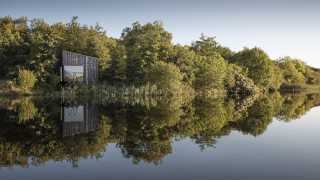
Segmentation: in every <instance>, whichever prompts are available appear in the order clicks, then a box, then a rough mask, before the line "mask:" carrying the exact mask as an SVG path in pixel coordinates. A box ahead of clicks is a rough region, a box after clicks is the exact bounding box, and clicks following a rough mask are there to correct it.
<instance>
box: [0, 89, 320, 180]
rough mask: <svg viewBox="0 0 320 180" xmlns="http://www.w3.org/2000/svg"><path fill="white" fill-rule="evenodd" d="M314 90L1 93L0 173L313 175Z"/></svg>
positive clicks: (316, 161)
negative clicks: (132, 95)
mask: <svg viewBox="0 0 320 180" xmlns="http://www.w3.org/2000/svg"><path fill="white" fill-rule="evenodd" d="M318 105H320V95H318V94H295V95H293V94H289V95H280V94H277V93H276V94H271V95H265V96H261V97H259V98H258V99H256V100H254V101H253V100H246V99H242V100H234V99H223V98H196V99H193V100H186V99H184V98H171V99H139V100H137V99H135V100H133V99H131V100H127V101H123V100H121V101H120V100H119V101H117V100H114V99H113V100H101V99H99V100H97V99H92V98H70V99H62V98H44V97H33V98H31V97H25V98H16V99H9V98H3V99H1V103H0V115H1V117H0V166H1V167H0V179H5V180H10V179H14V180H15V179H32V180H37V179H39V180H40V179H41V180H42V179H78V180H79V179H191V180H194V179H319V177H320V171H319V170H318V169H319V167H320V155H319V150H320V143H319V139H320V131H319V127H320V119H319V117H320V107H317V106H318Z"/></svg>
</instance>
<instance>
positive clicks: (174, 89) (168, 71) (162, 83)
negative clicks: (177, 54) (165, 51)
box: [146, 61, 183, 94]
mask: <svg viewBox="0 0 320 180" xmlns="http://www.w3.org/2000/svg"><path fill="white" fill-rule="evenodd" d="M182 78H183V77H182V74H181V72H180V70H179V68H178V67H177V66H175V65H174V64H172V63H166V62H163V61H158V62H155V63H154V64H152V65H151V67H150V69H148V71H147V74H146V82H148V83H151V84H155V85H156V86H157V87H158V88H159V89H162V90H165V92H168V93H169V94H177V93H180V92H181V90H182Z"/></svg>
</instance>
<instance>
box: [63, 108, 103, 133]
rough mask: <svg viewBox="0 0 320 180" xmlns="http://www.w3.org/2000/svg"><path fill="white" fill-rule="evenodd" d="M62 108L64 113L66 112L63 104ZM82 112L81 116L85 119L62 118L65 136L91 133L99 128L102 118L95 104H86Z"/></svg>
mask: <svg viewBox="0 0 320 180" xmlns="http://www.w3.org/2000/svg"><path fill="white" fill-rule="evenodd" d="M61 110H62V113H66V112H65V111H64V107H63V106H62V109H61ZM82 113H83V114H81V116H83V118H82V119H83V121H74V122H72V121H71V122H66V121H65V119H62V121H63V124H62V136H63V137H67V136H74V135H77V134H83V133H89V132H92V131H95V130H97V129H98V128H99V124H100V120H99V117H98V109H97V107H96V106H95V105H90V104H85V105H84V111H83V112H82ZM62 117H64V116H62Z"/></svg>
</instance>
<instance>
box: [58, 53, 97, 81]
mask: <svg viewBox="0 0 320 180" xmlns="http://www.w3.org/2000/svg"><path fill="white" fill-rule="evenodd" d="M62 65H63V66H83V70H84V72H83V73H84V74H83V77H84V79H83V81H84V82H85V83H87V84H88V83H94V82H96V81H97V80H98V58H95V57H91V56H86V55H83V54H79V53H74V52H70V51H65V50H64V51H62Z"/></svg>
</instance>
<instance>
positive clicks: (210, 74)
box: [0, 17, 320, 95]
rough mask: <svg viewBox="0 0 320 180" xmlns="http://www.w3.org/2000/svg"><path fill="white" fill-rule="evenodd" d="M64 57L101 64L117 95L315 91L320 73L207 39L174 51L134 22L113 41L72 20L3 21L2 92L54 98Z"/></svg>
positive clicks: (155, 31)
mask: <svg viewBox="0 0 320 180" xmlns="http://www.w3.org/2000/svg"><path fill="white" fill-rule="evenodd" d="M62 50H68V51H73V52H78V53H81V54H85V55H89V56H94V57H98V58H99V76H100V77H99V79H100V82H101V84H107V85H109V86H114V87H118V86H135V87H139V86H146V85H147V84H151V85H154V86H156V88H157V89H161V90H165V91H166V94H177V93H181V91H183V90H185V89H188V90H192V91H194V92H196V93H199V94H205V95H208V94H209V95H210V94H221V93H222V94H228V95H235V94H246V95H252V94H255V93H257V92H268V91H277V90H280V89H283V90H292V89H298V90H299V89H305V88H309V87H312V88H313V89H316V90H319V89H320V88H319V85H320V70H319V69H316V68H313V67H310V66H308V65H307V64H305V63H304V62H303V61H301V60H298V59H294V58H291V57H284V58H280V59H277V60H273V59H271V58H270V57H269V56H268V54H267V53H266V52H264V51H263V50H262V49H260V48H258V47H255V48H251V49H250V48H244V49H243V50H241V51H239V52H234V51H232V50H231V49H229V48H227V47H224V46H222V45H221V44H219V43H218V42H217V41H216V40H215V38H214V37H207V36H204V35H201V37H200V38H199V39H198V40H196V41H194V42H193V43H192V44H190V45H180V44H174V43H173V42H172V34H171V33H170V32H168V31H166V30H165V29H164V27H163V25H162V23H161V22H158V21H156V22H153V23H147V24H140V23H138V22H135V23H133V24H132V26H131V27H126V28H124V30H123V32H122V35H121V37H120V38H113V37H109V36H108V35H107V34H106V32H105V31H104V30H103V28H102V27H101V26H99V25H96V26H86V25H81V24H80V23H79V22H78V20H77V17H74V18H72V20H71V21H70V22H68V23H62V22H58V23H53V24H49V23H47V22H45V21H44V20H42V19H33V20H31V21H29V20H28V19H27V18H25V17H21V18H17V19H15V18H12V17H2V18H0V79H2V80H1V85H0V92H1V93H6V92H10V91H14V92H17V93H19V92H20V91H21V92H32V90H34V89H37V90H43V89H44V90H45V91H46V92H48V90H49V91H54V90H57V88H58V87H57V85H58V84H59V81H60V78H59V66H60V60H61V52H62ZM21 73H24V74H25V75H21ZM190 92H191V91H190Z"/></svg>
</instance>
